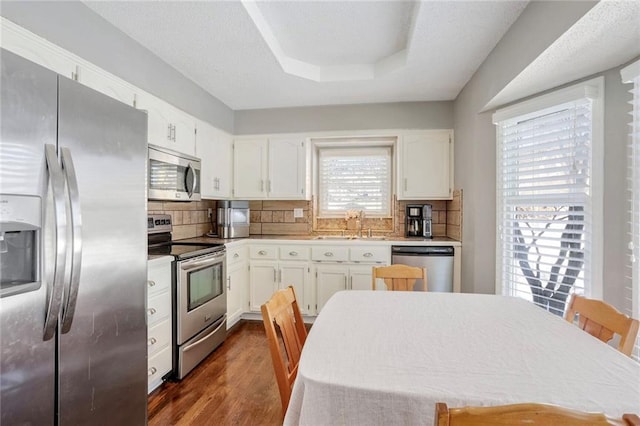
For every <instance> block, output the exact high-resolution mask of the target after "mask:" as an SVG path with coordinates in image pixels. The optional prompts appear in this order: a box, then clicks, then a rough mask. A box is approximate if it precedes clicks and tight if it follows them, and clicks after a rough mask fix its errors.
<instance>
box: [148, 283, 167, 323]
mask: <svg viewBox="0 0 640 426" xmlns="http://www.w3.org/2000/svg"><path fill="white" fill-rule="evenodd" d="M170 315H171V295H170V293H169V292H168V291H166V292H163V293H160V294H156V295H155V296H152V297H150V298H149V302H148V303H147V324H148V325H149V326H151V325H154V324H156V323H158V321H160V320H162V319H165V318H167V317H169V316H170Z"/></svg>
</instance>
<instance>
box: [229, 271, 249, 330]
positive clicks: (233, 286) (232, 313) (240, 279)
mask: <svg viewBox="0 0 640 426" xmlns="http://www.w3.org/2000/svg"><path fill="white" fill-rule="evenodd" d="M248 266H249V265H248V263H247V262H238V263H235V264H233V265H231V266H229V267H228V268H227V329H229V328H231V326H233V325H234V324H235V323H237V322H238V321H239V320H240V317H241V316H242V313H243V312H244V308H245V306H246V305H247V302H246V300H247V299H246V296H245V294H246V293H245V292H246V290H245V289H246V288H247V282H248V280H249V270H248Z"/></svg>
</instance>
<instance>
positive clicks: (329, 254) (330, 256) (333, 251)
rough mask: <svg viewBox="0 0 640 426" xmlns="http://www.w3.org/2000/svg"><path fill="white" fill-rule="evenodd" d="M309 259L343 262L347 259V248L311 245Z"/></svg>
mask: <svg viewBox="0 0 640 426" xmlns="http://www.w3.org/2000/svg"><path fill="white" fill-rule="evenodd" d="M311 259H312V260H315V261H324V262H345V261H348V260H349V249H348V248H347V247H334V246H317V247H312V248H311Z"/></svg>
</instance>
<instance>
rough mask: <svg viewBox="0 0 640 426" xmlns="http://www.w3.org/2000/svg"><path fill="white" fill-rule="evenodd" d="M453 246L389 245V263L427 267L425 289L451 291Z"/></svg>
mask: <svg viewBox="0 0 640 426" xmlns="http://www.w3.org/2000/svg"><path fill="white" fill-rule="evenodd" d="M453 254H454V249H453V246H391V264H396V263H401V264H403V265H409V266H417V267H419V268H427V290H428V291H440V292H448V293H451V292H453Z"/></svg>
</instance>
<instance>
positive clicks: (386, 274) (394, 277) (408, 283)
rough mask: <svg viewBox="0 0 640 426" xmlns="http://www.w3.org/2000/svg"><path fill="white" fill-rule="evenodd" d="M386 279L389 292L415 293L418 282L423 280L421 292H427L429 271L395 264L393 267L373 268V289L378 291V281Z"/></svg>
mask: <svg viewBox="0 0 640 426" xmlns="http://www.w3.org/2000/svg"><path fill="white" fill-rule="evenodd" d="M378 278H382V279H384V283H385V284H386V285H387V290H390V291H413V289H414V286H415V283H416V280H417V279H422V288H421V289H420V290H421V291H427V270H426V268H418V267H416V266H408V265H402V264H395V265H391V266H378V267H375V266H374V267H373V270H372V272H371V289H372V290H375V289H376V279H378Z"/></svg>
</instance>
